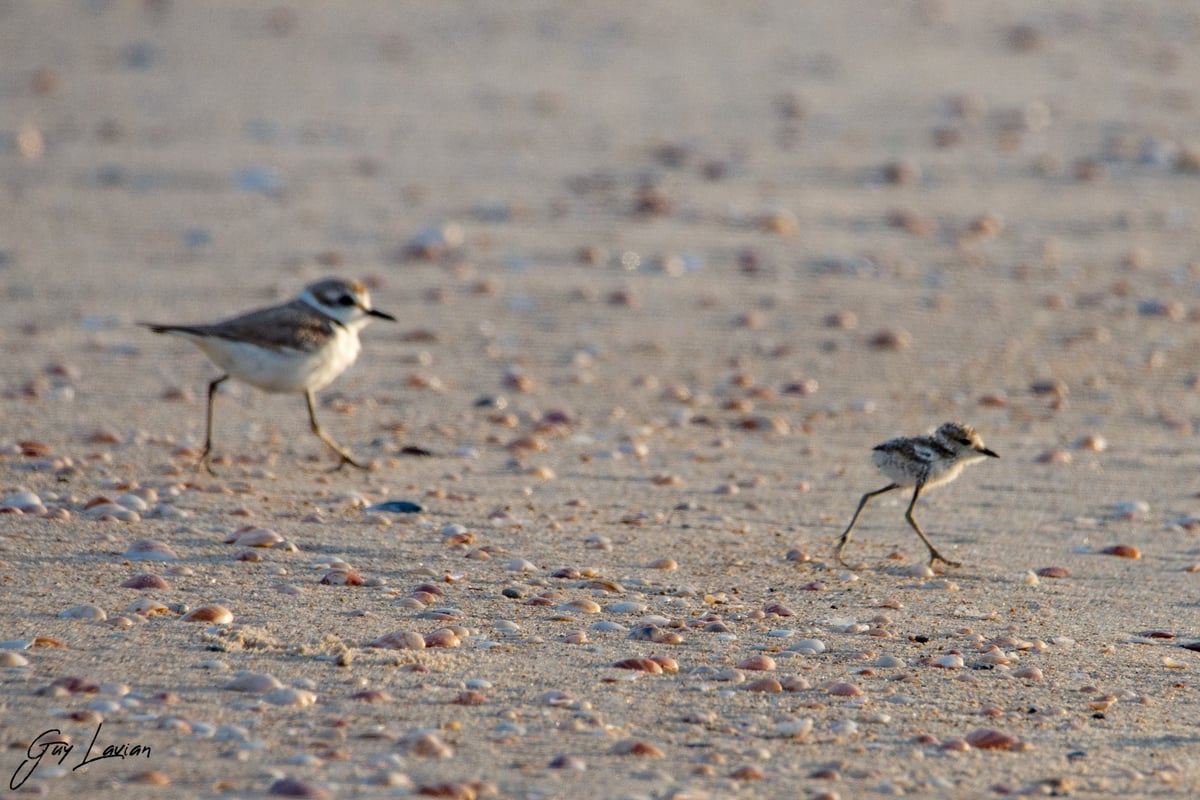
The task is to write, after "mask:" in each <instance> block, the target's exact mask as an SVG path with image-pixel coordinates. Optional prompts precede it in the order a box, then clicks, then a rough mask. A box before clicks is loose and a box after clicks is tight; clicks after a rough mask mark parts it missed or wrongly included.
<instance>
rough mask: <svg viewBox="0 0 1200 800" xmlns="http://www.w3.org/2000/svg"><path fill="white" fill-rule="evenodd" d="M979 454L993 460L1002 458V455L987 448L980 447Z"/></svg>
mask: <svg viewBox="0 0 1200 800" xmlns="http://www.w3.org/2000/svg"><path fill="white" fill-rule="evenodd" d="M979 453H980V455H985V456H991V457H992V458H999V457H1000V455H999V454H998V453H994V452H992V451H991V450H989V449H987V448H986V447H980V448H979Z"/></svg>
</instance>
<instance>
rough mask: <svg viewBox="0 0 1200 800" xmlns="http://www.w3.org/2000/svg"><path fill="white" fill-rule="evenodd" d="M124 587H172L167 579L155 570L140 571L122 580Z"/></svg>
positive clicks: (122, 586)
mask: <svg viewBox="0 0 1200 800" xmlns="http://www.w3.org/2000/svg"><path fill="white" fill-rule="evenodd" d="M121 588H122V589H170V588H171V585H170V584H169V583H167V581H166V579H165V578H163V577H161V576H159V575H155V574H154V573H153V572H140V573H138V574H137V575H134V576H133V577H132V578H127V579H125V580H124V581H122V582H121Z"/></svg>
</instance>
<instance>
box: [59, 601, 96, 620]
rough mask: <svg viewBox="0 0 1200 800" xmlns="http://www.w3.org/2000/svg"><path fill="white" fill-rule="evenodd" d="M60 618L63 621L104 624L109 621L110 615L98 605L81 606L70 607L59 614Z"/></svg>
mask: <svg viewBox="0 0 1200 800" xmlns="http://www.w3.org/2000/svg"><path fill="white" fill-rule="evenodd" d="M58 616H60V617H62V618H63V619H85V620H90V621H92V622H103V621H104V620H106V619H108V614H107V613H106V612H105V610H104V609H103V608H101V607H100V606H96V605H91V604H86V605H79V606H70V607H69V608H64V609H63V610H62V611H60V612H58Z"/></svg>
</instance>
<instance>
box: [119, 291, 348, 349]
mask: <svg viewBox="0 0 1200 800" xmlns="http://www.w3.org/2000/svg"><path fill="white" fill-rule="evenodd" d="M142 324H143V325H146V326H147V327H148V328H150V330H152V331H154V332H155V333H183V334H190V335H192V336H200V337H212V338H216V339H228V340H230V341H236V342H249V343H252V344H257V345H259V346H261V347H266V348H269V349H271V350H303V351H304V352H309V353H311V352H312V351H314V350H317V349H318V348H320V347H321V345H323V344H324V343H325V342H327V341H328V340H329V337H330V336H331V335H333V332H334V326H335V325H336V324H337V323H336V322H335V321H334V319H333V318H332V317H328V316H326V315H324V314H322V313H320V312H319V311H317V310H316V309H315V308H313V307H312V306H310V305H309V304H308V303H305V302H304V301H303V300H293V301H292V302H290V303H285V304H284V305H281V306H271V307H268V308H260V309H256V310H254V311H248V312H246V313H245V314H240V315H238V316H236V317H231V318H230V319H227V320H222V321H221V322H214V323H211V324H209V325H159V324H156V323H148V322H144V323H142Z"/></svg>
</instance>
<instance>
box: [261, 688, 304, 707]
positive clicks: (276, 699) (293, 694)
mask: <svg viewBox="0 0 1200 800" xmlns="http://www.w3.org/2000/svg"><path fill="white" fill-rule="evenodd" d="M262 699H263V702H266V703H270V704H272V705H276V706H294V707H296V708H307V707H308V706H311V705H312V704H313V703H315V702H317V693H316V692H310V691H308V690H307V689H293V688H290V687H287V686H280V687H278V688H276V689H271V690H270V691H268V692H267V693H266V694H264V695H263V696H262Z"/></svg>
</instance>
